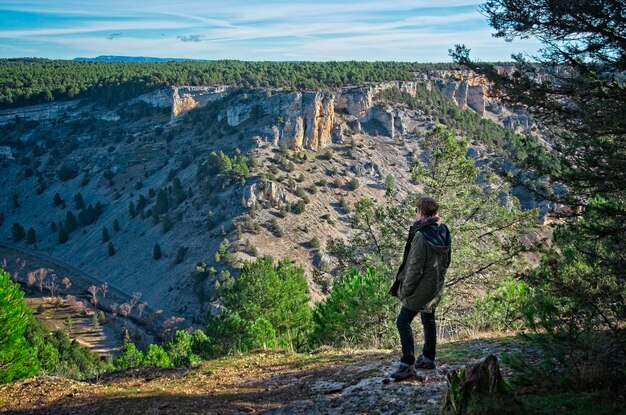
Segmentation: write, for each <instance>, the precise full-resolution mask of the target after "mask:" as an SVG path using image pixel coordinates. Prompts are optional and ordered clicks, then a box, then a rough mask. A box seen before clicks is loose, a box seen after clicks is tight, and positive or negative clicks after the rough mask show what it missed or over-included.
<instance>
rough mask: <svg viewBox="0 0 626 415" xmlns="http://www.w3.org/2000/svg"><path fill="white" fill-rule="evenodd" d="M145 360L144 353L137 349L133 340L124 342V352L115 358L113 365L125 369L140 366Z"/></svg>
mask: <svg viewBox="0 0 626 415" xmlns="http://www.w3.org/2000/svg"><path fill="white" fill-rule="evenodd" d="M143 361H144V356H143V353H141V351H140V350H138V349H137V346H135V344H134V343H132V342H126V343H124V347H123V348H122V353H120V355H119V356H117V358H116V359H115V361H114V362H113V365H114V366H115V368H116V369H119V370H124V369H129V368H133V367H140V366H141V365H142V363H143Z"/></svg>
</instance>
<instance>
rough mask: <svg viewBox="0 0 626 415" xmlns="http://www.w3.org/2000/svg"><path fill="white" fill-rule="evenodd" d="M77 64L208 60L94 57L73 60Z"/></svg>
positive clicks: (204, 60) (203, 60)
mask: <svg viewBox="0 0 626 415" xmlns="http://www.w3.org/2000/svg"><path fill="white" fill-rule="evenodd" d="M73 60H74V61H78V62H169V61H197V62H209V60H208V59H189V58H153V57H150V56H108V55H107V56H96V57H95V58H74V59H73Z"/></svg>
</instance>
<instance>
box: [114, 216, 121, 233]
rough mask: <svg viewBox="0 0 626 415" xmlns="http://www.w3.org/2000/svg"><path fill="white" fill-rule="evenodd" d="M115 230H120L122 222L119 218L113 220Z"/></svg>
mask: <svg viewBox="0 0 626 415" xmlns="http://www.w3.org/2000/svg"><path fill="white" fill-rule="evenodd" d="M113 230H114V231H115V232H119V231H120V222H119V221H118V220H117V219H115V220H114V221H113Z"/></svg>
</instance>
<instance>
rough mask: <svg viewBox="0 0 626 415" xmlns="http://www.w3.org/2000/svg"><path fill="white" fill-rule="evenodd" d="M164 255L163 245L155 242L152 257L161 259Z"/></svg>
mask: <svg viewBox="0 0 626 415" xmlns="http://www.w3.org/2000/svg"><path fill="white" fill-rule="evenodd" d="M162 256H163V253H162V252H161V246H160V245H159V244H158V243H155V244H154V248H153V249H152V257H153V258H154V259H155V260H159V259H161V257H162Z"/></svg>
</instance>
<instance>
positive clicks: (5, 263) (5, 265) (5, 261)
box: [2, 258, 9, 269]
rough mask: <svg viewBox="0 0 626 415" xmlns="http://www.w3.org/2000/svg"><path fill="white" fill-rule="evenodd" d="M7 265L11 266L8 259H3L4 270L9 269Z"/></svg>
mask: <svg viewBox="0 0 626 415" xmlns="http://www.w3.org/2000/svg"><path fill="white" fill-rule="evenodd" d="M7 265H9V264H8V263H7V259H6V258H2V269H7Z"/></svg>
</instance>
